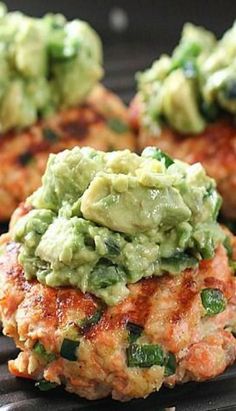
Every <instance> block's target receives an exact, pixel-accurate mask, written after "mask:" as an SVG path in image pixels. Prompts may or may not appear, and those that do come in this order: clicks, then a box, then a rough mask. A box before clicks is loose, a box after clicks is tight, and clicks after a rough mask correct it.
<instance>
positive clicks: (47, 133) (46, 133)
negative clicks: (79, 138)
mask: <svg viewBox="0 0 236 411" xmlns="http://www.w3.org/2000/svg"><path fill="white" fill-rule="evenodd" d="M43 137H44V139H45V140H47V141H49V142H50V143H56V142H57V141H58V139H59V136H58V134H57V133H56V132H55V131H54V130H52V129H51V128H44V129H43Z"/></svg>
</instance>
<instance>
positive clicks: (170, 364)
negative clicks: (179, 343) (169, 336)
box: [165, 352, 177, 377]
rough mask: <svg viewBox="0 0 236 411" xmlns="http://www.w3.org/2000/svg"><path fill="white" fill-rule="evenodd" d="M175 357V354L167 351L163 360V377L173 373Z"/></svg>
mask: <svg viewBox="0 0 236 411" xmlns="http://www.w3.org/2000/svg"><path fill="white" fill-rule="evenodd" d="M176 366H177V364H176V358H175V355H174V354H172V353H171V352H169V353H168V354H167V356H166V361H165V377H169V376H170V375H173V374H175V371H176Z"/></svg>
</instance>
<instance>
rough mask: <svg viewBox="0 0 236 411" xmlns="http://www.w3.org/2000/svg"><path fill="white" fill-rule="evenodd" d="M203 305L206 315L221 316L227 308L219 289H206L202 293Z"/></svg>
mask: <svg viewBox="0 0 236 411" xmlns="http://www.w3.org/2000/svg"><path fill="white" fill-rule="evenodd" d="M201 300H202V305H203V307H204V308H205V310H206V315H209V316H211V315H215V314H219V313H221V312H222V311H224V310H225V308H226V299H225V297H224V294H223V293H222V291H220V290H218V289H217V288H205V289H204V290H202V292H201Z"/></svg>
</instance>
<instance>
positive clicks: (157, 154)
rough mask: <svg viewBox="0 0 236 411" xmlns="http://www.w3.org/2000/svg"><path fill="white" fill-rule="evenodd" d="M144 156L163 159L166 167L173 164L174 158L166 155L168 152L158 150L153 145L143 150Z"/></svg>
mask: <svg viewBox="0 0 236 411" xmlns="http://www.w3.org/2000/svg"><path fill="white" fill-rule="evenodd" d="M143 156H144V157H150V158H155V159H156V160H158V161H161V160H164V163H165V166H166V168H168V167H169V166H171V164H174V160H172V158H171V157H169V156H168V154H166V153H164V151H162V150H160V149H159V148H155V147H147V148H145V150H144V151H143Z"/></svg>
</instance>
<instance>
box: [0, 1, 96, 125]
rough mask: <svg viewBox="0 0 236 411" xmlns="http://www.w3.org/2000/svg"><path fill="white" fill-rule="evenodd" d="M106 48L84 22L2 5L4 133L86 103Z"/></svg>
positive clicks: (0, 119) (0, 104) (0, 105)
mask: <svg viewBox="0 0 236 411" xmlns="http://www.w3.org/2000/svg"><path fill="white" fill-rule="evenodd" d="M101 63H102V47H101V42H100V39H99V37H98V35H97V34H96V32H95V31H94V30H93V29H92V28H91V27H90V26H89V25H88V24H87V23H85V22H83V21H80V20H73V21H70V22H67V21H66V19H65V18H64V17H63V16H62V15H60V14H47V15H45V16H44V17H43V18H32V17H28V16H25V15H24V14H22V13H20V12H11V13H7V10H6V8H5V6H4V4H2V3H1V4H0V132H4V131H7V130H9V129H13V128H16V129H20V128H22V127H26V126H29V125H31V124H33V123H34V122H35V121H36V120H37V119H38V118H40V117H45V116H48V115H50V114H52V113H53V112H54V111H55V110H57V109H60V108H64V107H69V106H73V105H76V104H77V103H80V102H82V101H83V100H84V99H85V97H86V96H87V94H88V93H89V92H90V91H91V89H92V88H93V87H94V85H95V84H96V83H97V82H98V81H99V80H100V78H101V76H102V73H103V70H102V66H101Z"/></svg>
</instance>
